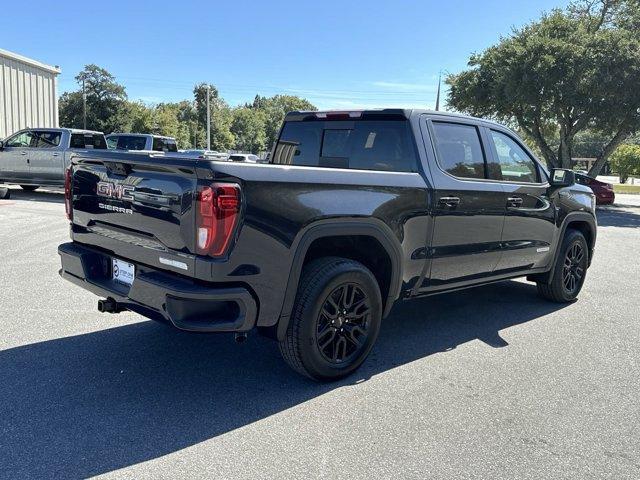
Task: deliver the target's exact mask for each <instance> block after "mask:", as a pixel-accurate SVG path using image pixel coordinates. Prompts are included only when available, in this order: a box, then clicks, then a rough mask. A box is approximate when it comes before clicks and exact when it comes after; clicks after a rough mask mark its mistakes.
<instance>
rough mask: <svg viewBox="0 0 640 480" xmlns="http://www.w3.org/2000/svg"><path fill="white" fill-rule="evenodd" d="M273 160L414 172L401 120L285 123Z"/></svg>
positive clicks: (406, 128)
mask: <svg viewBox="0 0 640 480" xmlns="http://www.w3.org/2000/svg"><path fill="white" fill-rule="evenodd" d="M271 162H272V163H285V164H290V165H307V166H320V167H329V168H350V169H359V170H384V171H396V172H415V171H417V160H416V153H415V149H414V148H413V144H412V141H411V132H410V130H409V123H408V122H407V121H404V120H360V121H345V122H340V121H334V122H326V123H325V122H315V121H312V122H287V123H286V124H285V127H284V129H283V131H282V135H281V136H280V139H279V140H278V143H277V145H276V149H275V152H274V155H273V158H272V160H271Z"/></svg>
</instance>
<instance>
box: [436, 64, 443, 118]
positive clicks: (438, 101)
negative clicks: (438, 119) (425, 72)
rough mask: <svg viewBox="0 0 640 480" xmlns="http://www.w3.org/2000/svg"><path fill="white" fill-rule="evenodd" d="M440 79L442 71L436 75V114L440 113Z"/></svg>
mask: <svg viewBox="0 0 640 480" xmlns="http://www.w3.org/2000/svg"><path fill="white" fill-rule="evenodd" d="M441 79H442V70H440V72H439V73H438V96H437V97H436V112H439V111H440V80H441Z"/></svg>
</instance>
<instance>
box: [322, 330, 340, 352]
mask: <svg viewBox="0 0 640 480" xmlns="http://www.w3.org/2000/svg"><path fill="white" fill-rule="evenodd" d="M321 338H324V341H320V339H321ZM335 338H336V331H335V330H329V331H328V334H327V333H325V334H324V335H323V336H322V337H318V346H319V347H320V350H324V349H325V348H327V347H328V346H329V344H331V342H333V340H334V339H335Z"/></svg>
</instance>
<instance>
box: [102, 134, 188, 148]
mask: <svg viewBox="0 0 640 480" xmlns="http://www.w3.org/2000/svg"><path fill="white" fill-rule="evenodd" d="M107 145H108V146H109V148H111V149H117V150H147V151H150V152H177V151H178V145H177V143H176V140H175V138H171V137H163V136H160V135H151V134H147V133H111V134H109V135H107Z"/></svg>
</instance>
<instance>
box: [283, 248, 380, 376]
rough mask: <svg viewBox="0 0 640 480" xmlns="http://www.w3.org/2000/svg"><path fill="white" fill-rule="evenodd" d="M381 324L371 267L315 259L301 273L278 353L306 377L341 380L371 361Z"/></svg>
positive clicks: (346, 261) (343, 260)
mask: <svg viewBox="0 0 640 480" xmlns="http://www.w3.org/2000/svg"><path fill="white" fill-rule="evenodd" d="M381 319H382V300H381V295H380V288H379V286H378V282H377V281H376V278H375V276H374V275H373V273H371V271H370V270H369V269H368V268H367V267H365V266H364V265H362V264H361V263H359V262H356V261H354V260H350V259H346V258H339V257H325V258H321V259H318V260H314V261H313V262H311V263H310V264H309V265H308V266H306V267H305V269H304V271H303V274H302V279H301V281H300V285H299V287H298V292H297V295H296V303H295V305H294V308H293V312H292V315H291V319H290V321H289V325H288V327H287V332H286V336H285V338H284V340H283V341H281V342H280V352H281V353H282V356H283V358H284V359H285V361H286V362H287V363H288V364H289V366H291V368H293V369H294V370H295V371H297V372H298V373H300V374H302V375H306V376H307V377H310V378H312V379H314V380H317V381H328V380H337V379H340V378H343V377H345V376H347V375H349V374H351V373H353V372H354V371H355V370H356V369H357V368H358V367H359V366H360V365H361V364H362V362H364V360H365V359H366V358H367V356H368V355H369V352H370V351H371V348H372V347H373V344H374V343H375V341H376V338H377V337H378V332H379V331H380V322H381Z"/></svg>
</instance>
